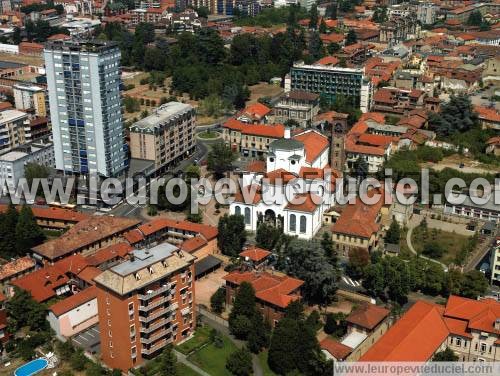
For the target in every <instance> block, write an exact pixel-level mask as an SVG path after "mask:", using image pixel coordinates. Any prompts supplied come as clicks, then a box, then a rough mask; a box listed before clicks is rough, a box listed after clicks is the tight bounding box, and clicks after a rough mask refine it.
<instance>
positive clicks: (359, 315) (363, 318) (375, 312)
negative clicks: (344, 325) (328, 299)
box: [346, 304, 390, 330]
mask: <svg viewBox="0 0 500 376" xmlns="http://www.w3.org/2000/svg"><path fill="white" fill-rule="evenodd" d="M389 313H390V311H389V310H388V309H385V308H383V307H379V306H377V305H375V304H363V305H361V306H360V307H358V308H357V309H355V310H354V311H352V312H351V313H350V314H349V316H347V317H346V321H347V322H348V323H351V324H355V325H358V326H361V327H362V328H366V329H368V330H372V329H373V328H375V327H376V326H377V325H378V324H380V323H381V322H382V321H383V320H384V319H385V318H386V317H387V316H389Z"/></svg>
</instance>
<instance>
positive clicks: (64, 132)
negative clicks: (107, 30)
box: [44, 40, 127, 177]
mask: <svg viewBox="0 0 500 376" xmlns="http://www.w3.org/2000/svg"><path fill="white" fill-rule="evenodd" d="M44 58H45V66H46V73H47V86H48V91H49V103H50V115H51V120H52V132H53V138H54V154H55V161H56V168H57V169H58V170H62V171H65V172H67V173H75V174H97V175H100V176H103V177H111V176H117V175H119V174H120V173H121V172H123V170H124V169H125V168H126V167H127V151H126V144H125V138H124V132H123V122H122V114H121V99H120V49H119V48H118V46H117V44H116V43H113V42H102V41H80V40H79V41H72V40H68V41H53V42H50V43H48V44H47V45H46V47H45V50H44Z"/></svg>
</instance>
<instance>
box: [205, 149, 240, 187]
mask: <svg viewBox="0 0 500 376" xmlns="http://www.w3.org/2000/svg"><path fill="white" fill-rule="evenodd" d="M236 158H237V156H236V153H235V152H234V151H233V150H231V147H230V146H228V145H226V144H225V143H223V142H217V143H215V144H214V145H213V146H212V149H211V150H210V152H209V153H208V157H207V167H208V169H209V170H210V171H212V172H213V173H214V175H215V177H216V178H218V179H220V178H221V177H223V176H224V174H225V173H226V172H227V171H230V170H231V169H232V166H233V162H234V161H235V160H236Z"/></svg>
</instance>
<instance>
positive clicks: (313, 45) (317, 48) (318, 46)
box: [309, 31, 325, 60]
mask: <svg viewBox="0 0 500 376" xmlns="http://www.w3.org/2000/svg"><path fill="white" fill-rule="evenodd" d="M324 55H325V54H324V51H323V42H322V41H321V38H320V36H319V33H318V32H317V31H312V32H311V33H310V35H309V56H310V57H311V58H312V59H313V60H318V59H321V58H322V57H323V56H324Z"/></svg>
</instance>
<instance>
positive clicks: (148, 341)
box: [141, 327, 172, 344]
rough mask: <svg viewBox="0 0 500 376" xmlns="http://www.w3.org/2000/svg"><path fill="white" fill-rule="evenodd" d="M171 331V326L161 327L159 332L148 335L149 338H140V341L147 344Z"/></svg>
mask: <svg viewBox="0 0 500 376" xmlns="http://www.w3.org/2000/svg"><path fill="white" fill-rule="evenodd" d="M170 333H172V328H171V327H170V328H167V329H163V330H161V331H160V332H159V333H157V334H155V335H154V336H152V337H149V338H141V343H145V344H148V343H151V342H154V341H156V340H157V339H159V338H162V337H165V336H166V335H167V334H170Z"/></svg>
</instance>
